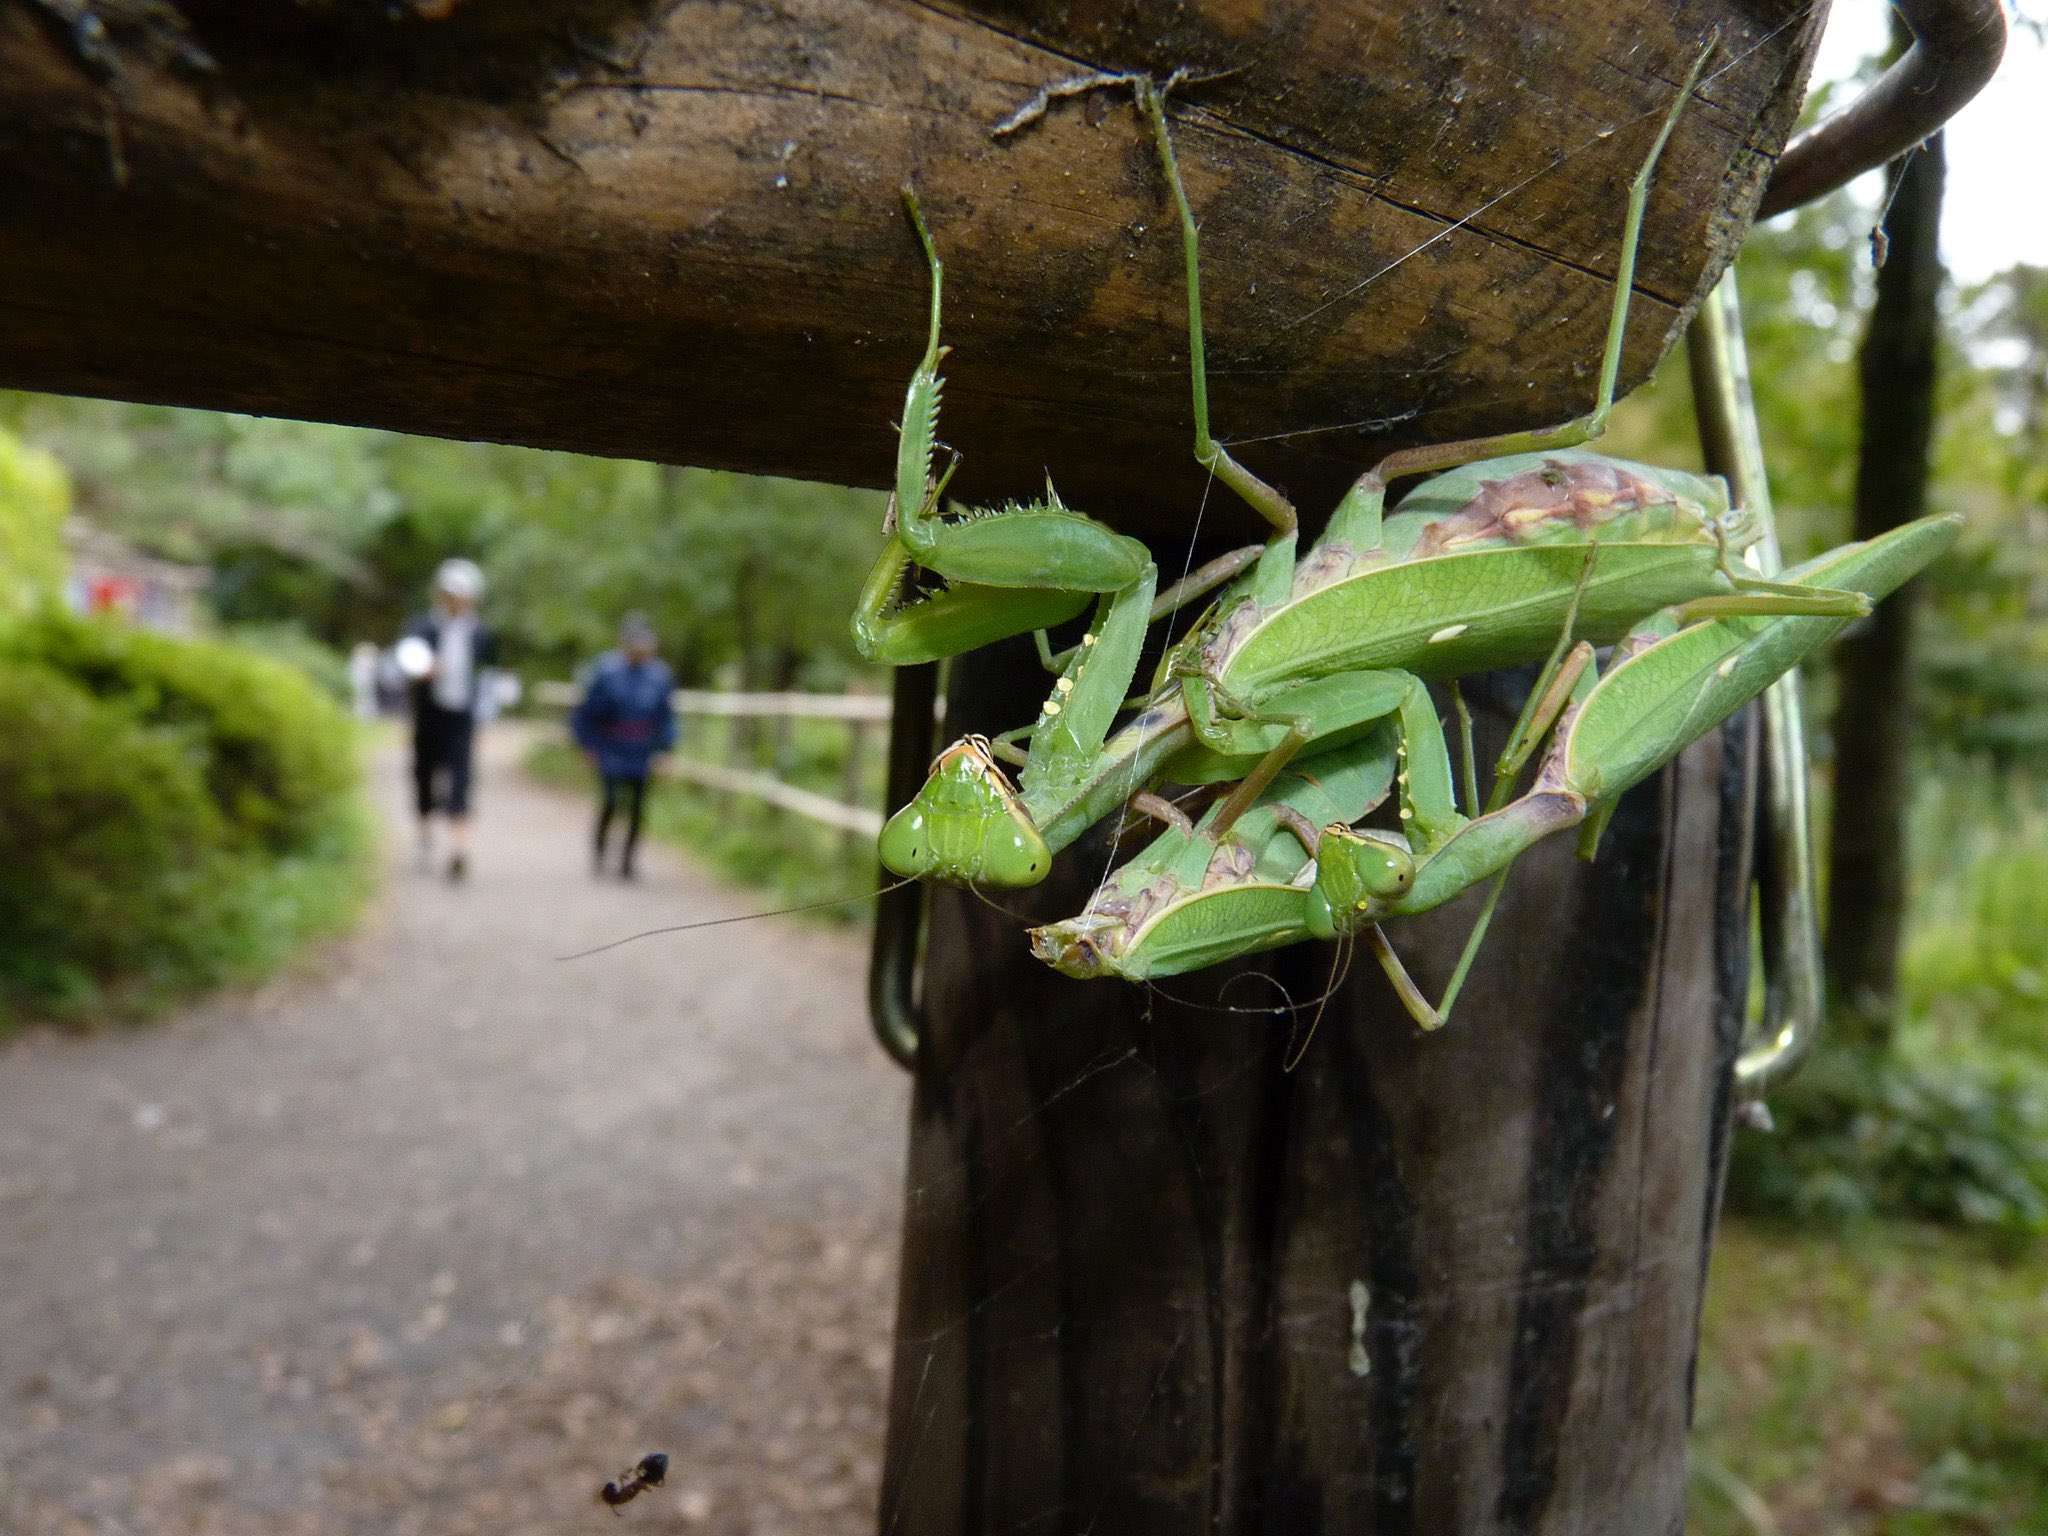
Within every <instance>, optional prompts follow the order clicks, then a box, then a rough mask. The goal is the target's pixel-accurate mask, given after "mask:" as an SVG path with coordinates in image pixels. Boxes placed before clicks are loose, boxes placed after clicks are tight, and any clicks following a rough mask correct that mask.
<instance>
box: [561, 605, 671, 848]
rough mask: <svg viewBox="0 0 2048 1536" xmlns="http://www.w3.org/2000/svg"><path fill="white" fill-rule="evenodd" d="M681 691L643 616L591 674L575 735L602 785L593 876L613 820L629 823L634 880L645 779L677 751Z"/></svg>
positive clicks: (623, 630)
mask: <svg viewBox="0 0 2048 1536" xmlns="http://www.w3.org/2000/svg"><path fill="white" fill-rule="evenodd" d="M675 685H676V680H675V675H674V674H673V673H671V672H670V671H669V669H668V665H667V663H665V662H664V661H662V659H661V658H660V657H659V656H657V655H655V638H654V626H653V625H651V624H649V623H648V622H647V619H646V617H645V616H644V615H642V614H637V613H629V614H627V615H626V617H625V618H624V619H623V620H621V621H620V623H619V648H618V649H617V650H615V651H607V652H605V654H604V655H603V656H601V657H599V658H598V660H597V662H596V664H595V665H594V666H592V667H591V669H590V671H589V672H588V674H586V677H585V680H584V685H583V698H582V701H581V702H580V703H578V704H577V706H576V713H575V714H574V715H573V716H572V717H571V719H570V729H571V730H572V731H574V733H575V736H576V745H578V746H579V747H581V748H582V749H583V751H584V753H585V754H586V755H587V756H588V757H589V758H590V761H591V763H592V764H593V765H594V766H595V767H596V769H597V772H598V776H599V777H600V778H601V779H603V781H604V800H603V803H602V805H601V806H600V808H599V810H598V813H597V836H596V840H595V847H594V850H593V852H592V855H591V872H592V873H593V874H598V875H602V874H603V873H604V855H605V844H606V841H607V840H608V838H609V835H610V833H611V829H612V818H613V817H614V816H619V815H623V816H624V818H625V847H624V848H623V849H622V850H621V852H620V856H619V877H620V878H621V879H624V880H631V879H633V878H634V874H633V853H634V850H635V849H636V848H638V846H639V844H640V819H641V812H642V811H643V810H644V809H645V806H646V801H647V775H648V773H649V772H650V771H651V770H652V769H653V767H654V759H655V757H656V756H657V755H658V754H660V753H663V752H666V751H668V750H669V748H671V747H673V746H674V745H675V744H676V717H675V710H674V708H673V706H672V705H671V703H670V701H669V695H670V694H671V693H672V692H674V690H675Z"/></svg>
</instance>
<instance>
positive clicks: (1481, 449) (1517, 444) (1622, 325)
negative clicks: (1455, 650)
mask: <svg viewBox="0 0 2048 1536" xmlns="http://www.w3.org/2000/svg"><path fill="white" fill-rule="evenodd" d="M1717 41H1718V34H1717V35H1716V36H1715V37H1712V38H1709V39H1708V40H1707V45H1706V46H1705V47H1704V48H1702V49H1701V50H1700V54H1699V57H1698V58H1696V59H1694V60H1693V64H1692V69H1691V70H1690V71H1689V72H1688V73H1687V75H1686V77H1685V83H1684V84H1683V85H1681V86H1680V87H1679V88H1678V97H1677V99H1676V100H1675V101H1673V102H1672V104H1671V109H1670V111H1668V112H1666V113H1665V114H1664V122H1663V126H1662V127H1660V128H1659V129H1658V130H1657V138H1656V142H1655V143H1653V144H1652V145H1651V146H1650V153H1649V155H1648V156H1647V157H1646V158H1645V159H1644V161H1643V163H1642V166H1641V168H1640V169H1638V170H1637V172H1636V175H1635V180H1634V181H1632V182H1631V183H1630V184H1629V193H1628V216H1627V218H1626V219H1625V220H1624V221H1623V224H1622V233H1621V250H1620V253H1619V255H1618V256H1617V258H1616V260H1615V269H1614V301H1613V304H1612V306H1611V307H1610V309H1609V312H1608V321H1607V340H1606V344H1605V346H1604V348H1603V349H1602V351H1601V355H1600V383H1599V387H1598V389H1597V390H1596V391H1595V393H1594V397H1593V409H1592V410H1590V411H1588V412H1587V413H1586V414H1585V415H1583V416H1576V417H1574V418H1573V419H1572V420H1570V421H1567V422H1564V423H1561V424H1560V425H1558V426H1554V427H1542V428H1538V429H1536V430H1534V431H1527V432H1502V433H1499V434H1497V435H1495V436H1493V437H1472V438H1466V439H1464V440H1462V441H1460V442H1452V443H1439V444H1436V445H1434V446H1430V447H1422V448H1404V449H1402V450H1400V451H1399V452H1397V453H1391V454H1388V455H1387V457H1386V458H1384V459H1382V460H1380V462H1379V464H1378V465H1376V466H1375V467H1374V468H1373V469H1371V470H1370V471H1368V472H1367V475H1366V477H1365V478H1364V479H1361V481H1360V487H1364V486H1365V484H1366V481H1367V480H1370V481H1373V482H1376V486H1377V489H1378V491H1379V493H1380V494H1381V495H1384V494H1385V491H1386V487H1387V486H1388V485H1389V484H1390V483H1391V482H1393V481H1394V480H1396V479H1399V478H1400V477H1401V476H1403V475H1428V474H1435V473H1437V472H1439V471H1441V470H1446V469H1455V468H1457V467H1458V466H1459V465H1460V464H1474V463H1478V462H1479V461H1480V460H1482V459H1498V458H1504V457H1506V456H1507V455H1509V454H1513V453H1543V452H1547V451H1550V450H1554V449H1559V448H1570V447H1573V446H1575V445H1577V444H1579V443H1583V442H1587V441H1589V440H1591V439H1593V438H1596V437H1598V436H1599V435H1600V434H1601V433H1602V432H1604V431H1606V430H1607V416H1608V413H1609V412H1610V411H1611V410H1612V409H1613V408H1614V388H1615V383H1616V381H1617V380H1618V379H1619V377H1620V375H1621V347H1622V341H1623V339H1624V337H1625V336H1626V334H1627V331H1628V304H1629V291H1630V289H1631V287H1632V286H1633V285H1634V283H1635V275H1636V250H1637V247H1638V246H1639V245H1640V244H1641V241H1642V234H1643V214H1644V212H1645V210H1646V209H1647V207H1648V206H1649V199H1650V178H1651V176H1652V175H1653V174H1654V173H1655V171H1656V169H1657V161H1658V159H1659V158H1660V157H1661V156H1662V155H1663V153H1664V146H1665V144H1666V143H1667V142H1668V141H1669V140H1670V138H1671V130H1672V129H1673V128H1675V127H1677V126H1678V118H1679V115H1680V114H1681V113H1682V112H1683V111H1684V110H1685V107H1686V103H1687V102H1689V101H1690V100H1691V99H1692V93H1693V88H1694V87H1695V86H1696V85H1697V84H1698V83H1699V78H1700V72H1701V71H1702V70H1703V69H1705V68H1706V64H1707V60H1708V59H1709V58H1711V57H1712V56H1713V52H1714V48H1715V46H1716V43H1717ZM1354 494H1356V492H1354ZM1345 500H1346V501H1347V502H1348V501H1349V500H1350V497H1346V498H1345Z"/></svg>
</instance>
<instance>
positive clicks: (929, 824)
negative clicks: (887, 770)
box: [879, 736, 1052, 886]
mask: <svg viewBox="0 0 2048 1536" xmlns="http://www.w3.org/2000/svg"><path fill="white" fill-rule="evenodd" d="M879 852H880V854H881V858H882V863H883V865H884V866H885V867H886V868H888V869H889V870H890V871H891V872H892V873H894V874H898V875H908V876H911V877H914V878H916V879H920V880H942V881H945V882H947V883H948V884H952V885H997V886H1025V885H1036V884H1038V882H1039V881H1041V880H1043V879H1044V878H1045V877H1046V873H1047V871H1049V870H1050V869H1051V868H1052V852H1051V850H1050V849H1048V848H1047V847H1046V846H1045V839H1044V838H1043V837H1042V836H1040V835H1039V831H1038V828H1037V827H1036V826H1035V825H1034V824H1033V823H1032V820H1031V815H1030V813H1029V812H1028V811H1026V810H1025V809H1024V805H1023V802H1022V801H1020V800H1019V799H1018V798H1017V791H1016V788H1015V786H1013V785H1012V784H1011V783H1010V779H1009V776H1008V775H1007V774H1005V773H1004V772H1003V770H1002V769H1001V768H999V767H997V766H996V761H995V758H994V756H993V755H992V754H991V753H990V751H989V744H988V739H987V738H986V737H983V736H964V737H962V738H961V739H960V740H959V741H956V742H955V743H953V745H952V746H950V747H948V748H946V750H945V751H943V752H941V753H940V754H939V756H938V760H937V761H936V762H934V763H933V764H932V771H931V776H930V777H929V778H927V779H926V780H925V783H924V788H922V789H920V790H919V791H918V792H917V796H916V798H915V799H913V800H912V801H911V802H910V804H908V805H906V806H904V807H903V809H902V810H900V811H898V812H897V813H896V814H895V815H894V816H891V817H890V818H889V821H888V824H887V825H886V826H884V827H883V828H882V837H881V842H880V845H879Z"/></svg>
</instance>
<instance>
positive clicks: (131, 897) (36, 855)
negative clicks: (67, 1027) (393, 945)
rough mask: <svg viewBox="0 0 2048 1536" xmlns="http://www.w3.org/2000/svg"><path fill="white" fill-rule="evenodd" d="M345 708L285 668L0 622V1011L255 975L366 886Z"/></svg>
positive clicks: (322, 926)
mask: <svg viewBox="0 0 2048 1536" xmlns="http://www.w3.org/2000/svg"><path fill="white" fill-rule="evenodd" d="M370 848H371V838H370V831H369V822H368V817H367V814H366V810H365V807H364V806H363V804H362V800H361V796H360V793H359V788H358V774H357V767H356V760H355V738H354V732H353V728H352V726H351V723H350V722H349V720H348V719H347V717H346V716H345V715H343V714H342V713H341V712H340V710H338V709H337V708H336V707H335V705H333V704H332V703H331V702H329V701H328V700H327V699H325V698H324V697H322V695H321V694H320V693H319V691H318V690H317V689H316V688H314V686H313V685H312V684H311V683H310V682H308V681H307V680H306V678H305V677H304V676H302V675H301V674H300V673H298V672H297V671H295V670H294V669H292V668H290V667H287V666H284V665H282V664H281V663H278V662H274V661H269V660H266V659H264V658H262V657H257V656H252V655H249V654H247V653H245V652H242V651H239V650H237V649H236V648H234V647H232V646H227V645H223V644H220V643H217V642H210V641H195V640H179V639H174V638H170V637H167V636H162V635H153V634H148V633H143V632H138V631H134V630H130V629H126V628H124V627H122V626H121V625H119V624H117V623H112V622H104V621H86V620H80V619H76V618H72V617H69V616H66V615H58V614H41V615H39V616H37V617H36V618H34V619H32V620H30V621H28V622H25V623H22V624H19V625H16V626H13V627H12V628H9V629H7V630H5V631H0V1025H5V1024H8V1023H11V1022H15V1021H18V1020H21V1019H24V1018H29V1019H49V1020H70V1019H78V1018H86V1017H91V1016H95V1015H103V1014H108V1013H118V1014H134V1013H141V1012H145V1011H148V1010H149V1009H151V1008H154V1007H156V1006H159V1005H160V1004H162V1003H163V1002H165V1001H167V1000H169V999H171V998H173V997H176V996H177V995H179V994H181V993H185V992H190V991H193V990H196V989H199V988H203V987H208V986H214V985H218V984H221V983H223V982H231V981H246V980H254V979H257V978H259V977H261V976H263V975H265V974H267V973H269V972H270V971H272V970H274V969H275V968H276V967H277V966H278V965H279V964H281V963H282V962H283V961H284V960H286V959H287V958H288V957H289V956H290V955H291V954H292V952H293V951H294V950H295V949H296V948H297V947H298V946H299V945H300V944H302V943H303V942H304V941H305V940H306V939H307V938H309V937H311V936H313V935H315V934H318V933H322V932H329V931H334V930H336V929H339V928H340V927H341V926H343V925H344V924H345V923H346V922H347V920H348V919H349V918H350V917H351V916H352V915H353V914H354V912H355V911H356V910H357V908H358V907H359V906H360V904H361V901H362V898H363V896H364V895H365V894H366V893H367V889H368V883H369V869H370V859H369V851H370Z"/></svg>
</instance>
